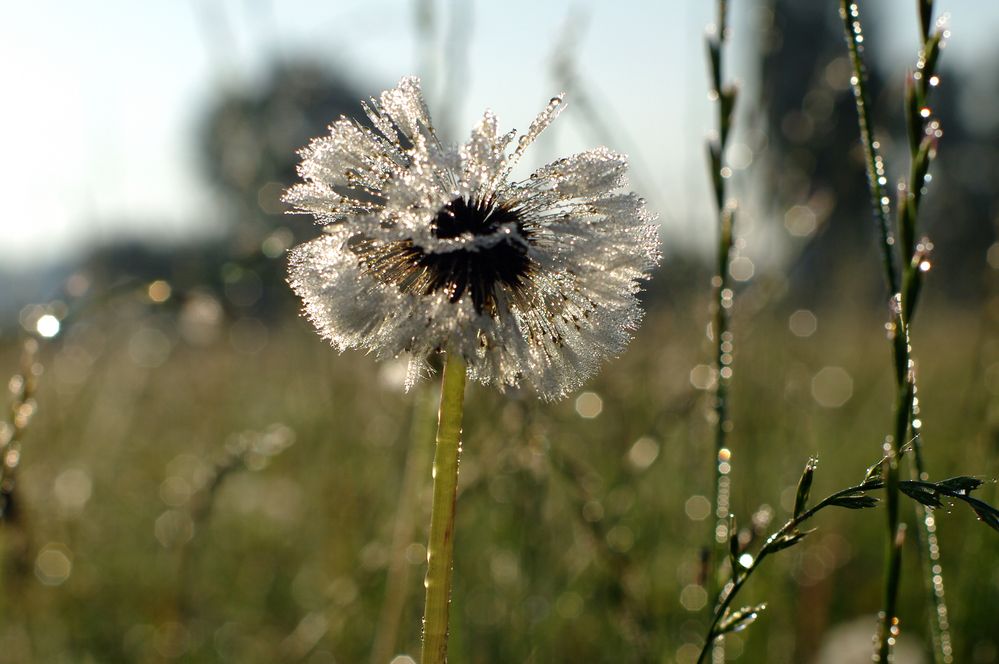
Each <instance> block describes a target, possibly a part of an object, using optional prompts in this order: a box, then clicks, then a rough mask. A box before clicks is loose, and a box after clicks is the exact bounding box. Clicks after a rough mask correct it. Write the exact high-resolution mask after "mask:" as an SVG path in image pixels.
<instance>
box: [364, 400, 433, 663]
mask: <svg viewBox="0 0 999 664" xmlns="http://www.w3.org/2000/svg"><path fill="white" fill-rule="evenodd" d="M417 389H418V390H419V391H418V392H417V395H416V403H415V404H414V405H413V419H412V424H411V428H410V439H409V446H408V449H407V451H406V468H405V471H404V472H403V478H402V484H401V486H400V488H399V501H398V504H397V506H396V512H395V523H394V524H393V528H392V545H391V547H392V548H391V552H392V553H391V559H390V562H389V568H388V576H387V578H386V580H385V603H384V604H383V605H382V610H381V613H380V614H379V617H378V628H377V630H376V631H375V638H374V644H373V645H372V647H371V664H385V662H387V661H389V659H391V657H392V652H393V650H394V649H395V647H396V642H397V641H398V638H399V626H400V625H401V624H402V614H403V609H404V608H405V605H406V596H407V594H408V590H409V587H408V586H409V568H410V565H409V561H408V560H406V548H407V547H408V546H409V544H410V542H412V540H413V531H414V530H415V528H416V518H415V517H416V512H417V508H418V507H419V505H420V500H419V499H418V497H419V493H420V485H421V482H422V481H423V477H424V473H425V472H426V467H427V465H429V462H430V454H429V452H430V447H429V445H428V443H429V442H430V439H431V437H432V436H433V406H434V399H433V390H432V389H430V388H428V387H427V386H424V385H420V386H418V388H417Z"/></svg>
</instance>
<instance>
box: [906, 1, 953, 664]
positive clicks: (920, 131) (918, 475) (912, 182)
mask: <svg viewBox="0 0 999 664" xmlns="http://www.w3.org/2000/svg"><path fill="white" fill-rule="evenodd" d="M918 8H919V26H920V32H919V35H920V48H919V59H918V61H917V63H916V68H915V70H914V71H913V72H912V73H911V75H910V76H909V78H908V79H907V85H906V104H905V106H906V114H905V118H906V126H907V129H908V135H909V178H908V181H906V182H903V184H902V187H901V188H900V190H899V204H898V226H899V230H900V237H901V240H902V243H901V247H900V250H901V251H902V252H903V253H902V255H903V256H908V257H910V258H909V260H908V261H906V262H904V263H903V266H904V267H903V273H902V311H903V312H904V314H905V316H906V318H907V319H909V320H911V319H912V317H913V315H914V314H915V309H916V304H917V301H918V297H919V292H920V285H921V283H922V277H923V274H924V273H925V272H926V270H927V269H928V268H929V266H930V263H929V252H930V249H931V248H932V245H931V244H930V243H929V242H928V241H925V240H924V241H919V242H917V240H916V235H917V233H916V230H917V228H916V221H917V219H918V216H919V206H920V202H921V200H922V195H923V188H924V186H925V184H926V175H927V172H928V171H929V167H930V163H931V161H932V160H933V158H934V157H935V155H936V142H937V140H938V138H939V135H940V130H939V123H938V122H937V120H936V119H935V118H934V117H933V115H932V113H931V112H930V107H929V105H928V99H929V95H930V90H931V89H932V88H934V87H936V85H937V83H938V82H939V78H938V77H937V75H936V65H937V62H938V58H939V55H940V49H941V48H942V46H943V39H944V37H945V33H944V31H943V29H942V28H939V27H938V28H937V29H936V30H935V31H933V32H931V29H930V28H931V24H932V21H933V0H920V1H919V3H918ZM910 352H911V350H910ZM918 408H919V407H918V400H917V395H916V384H915V379H914V378H913V380H912V407H911V408H910V415H909V417H910V422H909V426H910V428H911V431H912V449H913V454H912V463H911V465H910V472H911V476H912V478H913V479H918V480H927V479H929V474H928V473H927V472H926V465H925V463H924V460H923V441H922V436H920V431H919V429H920V427H919V424H918V421H917V419H916V418H917V415H918V412H919V410H918ZM916 514H917V517H918V521H919V524H920V528H919V529H917V531H916V533H917V537H918V538H919V540H920V543H921V544H922V550H923V555H922V563H923V579H924V581H925V585H926V592H927V594H928V595H929V598H930V605H931V606H932V607H933V611H932V612H931V614H930V617H929V622H930V634H931V636H932V640H933V661H934V664H951V663H952V662H953V661H954V652H953V645H952V640H951V634H950V619H949V611H948V609H947V601H946V598H945V594H944V582H943V570H942V567H941V563H940V543H939V540H938V538H937V533H936V521H935V519H934V517H933V515H932V514H931V513H930V511H929V510H928V509H927V508H926V507H925V506H924V505H921V504H918V505H916Z"/></svg>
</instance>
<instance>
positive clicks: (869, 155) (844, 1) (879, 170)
mask: <svg viewBox="0 0 999 664" xmlns="http://www.w3.org/2000/svg"><path fill="white" fill-rule="evenodd" d="M839 15H840V18H842V19H843V31H844V33H845V34H846V45H847V48H848V49H849V51H850V63H851V65H852V66H853V76H852V79H851V83H852V84H853V96H854V99H855V100H856V103H857V119H858V122H859V125H860V142H861V143H862V144H863V146H864V157H865V161H866V162H867V183H868V186H869V188H870V190H871V208H872V209H873V210H874V217H875V219H876V221H877V224H878V231H879V232H880V234H881V257H882V260H883V262H884V270H885V280H886V281H887V282H888V289H889V290H890V291H891V293H892V295H894V294H895V293H898V292H899V291H900V287H899V277H898V275H899V269H898V257H897V256H896V254H895V249H894V247H895V236H894V234H893V232H892V227H891V222H890V220H889V214H890V210H889V199H888V194H887V193H886V190H885V186H886V185H887V184H888V179H887V177H886V175H885V165H884V160H883V159H882V158H881V154H880V152H879V151H878V150H879V149H880V145H879V144H878V142H877V141H876V140H874V134H873V133H872V131H871V126H872V123H871V113H870V106H871V102H870V99H869V97H868V94H867V70H866V68H865V67H864V60H863V57H862V56H861V50H862V47H861V43H862V42H863V38H864V35H863V31H862V29H861V26H860V9H859V8H858V7H857V3H856V2H850V0H840V3H839Z"/></svg>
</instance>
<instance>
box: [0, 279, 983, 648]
mask: <svg viewBox="0 0 999 664" xmlns="http://www.w3.org/2000/svg"><path fill="white" fill-rule="evenodd" d="M159 299H162V298H159ZM172 302H173V300H170V301H169V302H168V303H167V304H166V305H156V304H153V303H150V302H149V301H148V300H146V301H144V302H140V301H139V299H138V298H136V299H135V301H134V302H133V301H128V302H126V303H125V304H123V305H116V306H115V308H114V309H113V310H112V309H111V308H110V307H108V308H107V309H105V310H103V311H92V312H90V313H88V314H87V315H85V316H82V317H80V318H79V319H77V320H78V322H76V323H75V324H69V325H67V326H66V327H65V329H64V331H63V334H62V335H60V336H59V337H57V338H56V339H54V340H53V341H51V342H47V343H43V344H42V347H41V351H40V354H39V356H38V361H39V362H40V363H41V364H42V365H43V366H44V368H45V373H44V374H43V375H42V377H41V380H40V385H39V392H38V394H37V413H36V415H35V417H34V419H33V420H32V422H31V424H30V426H29V428H28V430H27V431H26V435H25V438H24V445H23V449H22V460H21V467H20V473H19V476H18V486H17V494H16V496H15V498H16V499H17V501H18V502H17V503H16V507H17V508H18V511H17V513H16V514H15V517H16V520H15V521H14V522H13V523H7V524H4V525H3V526H2V530H0V536H2V538H3V542H2V543H3V547H4V548H3V550H4V565H3V577H2V583H3V587H2V594H0V602H2V604H0V662H2V663H4V664H6V663H18V664H20V663H23V662H163V661H170V660H178V661H185V662H216V661H225V662H314V663H320V662H322V663H327V662H340V663H348V664H349V663H354V662H366V661H369V659H370V658H371V654H372V650H373V648H376V649H378V651H379V652H388V653H391V654H390V655H388V656H387V657H388V659H387V660H385V664H387V662H388V661H389V660H391V659H392V657H393V656H395V655H397V654H400V653H405V654H408V655H410V656H413V657H416V656H417V655H418V652H419V638H420V613H421V608H422V590H423V589H422V585H421V584H422V576H423V573H424V566H425V549H424V543H425V539H426V527H427V522H428V514H429V498H430V475H429V464H430V458H431V454H432V450H431V444H432V440H431V439H432V431H433V424H434V423H433V418H434V404H433V403H432V402H433V400H434V399H435V398H436V396H435V392H436V390H437V389H438V384H437V380H436V378H435V379H431V380H430V381H427V382H425V383H423V384H421V385H420V386H419V387H418V388H417V389H416V390H414V391H411V392H410V393H409V394H406V393H404V392H403V389H402V386H401V378H402V376H403V375H404V372H403V367H401V366H396V365H393V364H380V365H379V364H376V363H374V361H373V360H371V359H370V358H366V357H364V356H362V355H360V354H357V353H353V354H345V355H342V356H339V355H337V353H336V352H334V351H332V350H330V349H329V348H328V347H327V346H326V345H325V344H324V343H323V342H322V341H321V340H320V339H318V338H317V337H316V335H315V334H314V333H313V332H312V330H311V329H310V327H309V326H308V324H307V323H306V322H305V321H304V320H299V319H294V318H290V317H289V318H287V319H286V320H282V321H279V322H269V323H264V322H261V321H259V320H255V319H242V320H240V321H238V322H236V323H227V322H224V321H222V319H221V318H219V316H218V315H217V314H218V312H217V311H216V310H215V309H213V304H212V302H211V301H210V298H203V301H201V302H198V300H197V298H194V299H188V300H187V301H186V303H185V304H184V305H183V306H181V307H178V308H171V307H170V304H171V303H172ZM745 302H746V304H745V305H742V304H740V306H739V307H737V314H736V319H735V322H734V329H735V331H736V339H737V345H736V358H735V367H736V372H735V379H734V385H733V390H734V392H733V408H734V412H733V419H734V422H735V430H734V433H733V435H732V453H733V456H732V475H731V476H732V482H733V501H732V504H733V508H734V511H735V513H736V516H737V518H738V523H739V524H740V526H741V527H744V528H746V530H745V532H744V536H745V537H746V538H749V537H750V536H752V535H753V533H752V529H753V527H754V524H755V526H756V528H757V530H759V532H760V534H762V533H763V531H764V530H765V531H767V532H769V531H771V530H773V529H774V528H775V527H777V526H779V525H780V523H782V522H783V520H784V519H785V518H786V517H787V515H788V510H789V509H790V507H791V503H792V502H793V499H794V484H795V483H796V481H797V479H798V475H799V474H800V472H801V469H802V467H803V465H804V464H805V462H806V461H807V459H808V457H809V456H810V455H816V456H818V457H819V467H818V471H817V474H816V479H815V486H814V488H813V491H812V495H813V496H815V498H816V499H818V498H821V497H822V496H824V495H826V494H828V493H830V492H832V491H833V490H835V489H838V488H842V487H845V486H848V485H849V484H855V483H857V482H859V481H860V480H861V479H862V477H863V474H864V470H865V469H866V467H867V466H868V465H870V464H871V463H873V462H874V461H876V460H877V458H878V457H879V454H880V445H881V440H882V438H883V436H884V434H885V433H886V432H887V431H888V429H889V427H890V412H891V399H892V395H893V389H894V387H893V384H892V377H891V373H890V370H889V360H890V357H889V345H888V343H887V342H886V341H885V339H884V334H883V332H882V330H883V323H884V317H883V316H882V315H881V314H880V313H879V312H878V311H877V310H874V309H872V310H871V311H870V312H867V313H864V312H860V313H858V312H856V311H853V312H850V313H849V314H841V315H835V314H833V313H831V312H830V313H822V312H819V313H818V314H817V318H813V317H812V315H811V314H808V313H800V312H799V313H798V314H795V315H793V316H792V315H791V313H792V312H790V311H788V312H784V313H780V314H771V313H767V312H766V311H765V312H764V313H762V314H760V313H757V314H755V317H753V318H750V315H749V314H748V313H745V312H746V311H747V310H750V309H753V299H752V298H748V299H746V300H745ZM215 306H216V307H217V305H215ZM192 307H194V308H193V309H192ZM197 307H201V309H200V310H199V309H198V308H197ZM992 308H995V306H994V305H992ZM986 309H988V307H986ZM931 313H932V315H931ZM996 313H997V312H991V313H990V312H989V311H987V310H983V311H981V312H968V311H966V310H950V311H947V310H945V309H943V308H942V307H941V306H940V305H937V304H934V303H930V304H927V305H926V308H925V310H924V311H923V312H921V318H920V319H919V320H918V321H917V324H916V326H915V334H916V337H915V339H914V345H915V349H916V355H917V357H918V358H919V380H920V393H919V397H920V403H921V414H922V420H923V431H924V436H925V438H924V440H925V446H926V453H927V458H928V464H929V468H930V469H931V473H932V476H933V478H934V479H942V478H944V477H947V476H950V475H954V474H958V473H965V474H976V475H980V476H988V477H994V476H996V475H997V474H999V435H997V431H999V429H997V422H999V336H997V333H996V329H995V326H994V324H992V323H994V321H995V320H996ZM707 318H708V310H707V304H706V303H705V302H694V303H688V304H684V305H678V304H674V305H673V306H672V307H671V308H663V307H661V306H660V308H659V309H657V310H654V311H653V312H652V313H651V314H650V315H649V317H648V319H647V321H646V322H645V324H644V325H643V327H642V329H641V330H640V332H639V334H638V336H637V338H636V341H635V343H634V344H633V345H632V347H631V349H630V350H629V352H628V353H627V355H625V356H624V357H623V358H621V359H620V360H618V361H617V362H615V363H613V364H612V365H609V366H607V367H606V368H605V370H604V372H603V373H602V374H601V376H600V377H599V378H598V379H597V380H596V381H594V382H593V383H592V384H591V385H590V386H589V387H588V388H587V391H586V392H584V393H581V394H580V395H579V396H578V398H572V399H568V400H566V401H564V402H560V403H557V404H554V405H548V404H544V403H540V402H538V401H537V400H536V399H535V398H534V397H533V396H532V395H530V394H524V393H512V394H507V395H501V394H499V393H496V392H494V391H491V390H485V389H482V388H480V387H478V386H472V387H471V388H470V390H469V394H468V402H467V409H466V421H465V428H464V430H465V435H464V452H463V457H462V460H461V476H460V481H461V487H462V489H461V493H460V496H459V501H458V530H457V541H456V550H455V558H456V564H455V592H454V597H453V609H452V637H451V659H452V660H453V661H454V662H458V663H463V662H469V663H479V662H482V663H485V662H497V663H507V662H510V663H513V662H532V663H535V664H541V663H547V662H681V663H683V662H691V661H693V657H694V656H696V653H697V647H698V646H699V645H700V644H699V640H700V638H701V635H702V634H703V632H704V624H705V623H704V620H705V618H706V616H705V615H704V610H703V608H702V607H703V605H704V602H705V596H704V592H703V591H702V590H701V589H700V587H699V586H698V585H697V584H698V575H699V568H700V563H699V549H700V547H702V546H703V545H704V544H705V543H706V541H707V539H708V537H709V530H710V527H711V526H710V524H711V522H712V520H711V519H708V518H707V516H708V511H709V503H708V500H709V496H710V493H711V481H712V480H711V477H712V475H711V473H712V470H711V461H712V460H711V451H710V450H711V427H710V423H709V421H708V420H707V419H706V416H707V413H708V410H709V408H708V405H709V404H708V403H707V396H706V395H707V394H708V393H707V392H706V391H704V390H705V388H707V387H708V386H709V385H710V381H711V372H710V369H708V367H706V366H698V365H701V364H702V363H706V362H707V361H708V358H709V357H710V346H709V343H708V342H707V340H706V339H705V338H704V336H703V329H704V324H705V323H706V321H707ZM989 321H992V323H990V322H989ZM19 352H20V351H19V346H18V345H17V344H15V343H14V342H13V341H12V340H8V342H6V345H5V346H4V347H3V348H2V349H0V370H2V372H3V373H4V374H6V375H11V374H14V373H15V372H16V371H17V366H18V355H19ZM414 438H415V440H414ZM220 468H221V469H222V474H221V475H220V474H219V470H220ZM407 468H409V472H410V475H411V476H412V477H414V478H417V480H418V481H417V482H416V483H415V484H416V485H417V486H416V490H415V494H416V497H415V498H413V499H410V498H408V497H406V496H405V495H403V496H402V498H401V499H400V494H401V493H402V492H404V484H405V477H406V472H407ZM978 495H979V497H980V498H982V499H983V500H987V501H989V502H992V503H996V502H997V500H999V493H997V490H996V487H995V485H994V484H992V485H986V486H985V487H983V488H982V489H981V491H980V493H979V494H978ZM400 506H401V508H400ZM905 508H906V512H905V514H906V518H908V519H910V521H911V519H912V504H911V502H908V501H907V502H906V503H905ZM942 512H945V513H941V514H938V518H937V522H938V525H939V530H940V535H941V543H942V546H943V547H944V548H943V559H944V563H945V581H946V584H947V590H948V600H949V604H950V609H951V620H952V624H953V627H954V640H955V647H956V653H955V654H956V661H957V662H962V663H966V662H970V663H975V664H978V663H987V662H996V661H999V635H997V633H996V630H995V627H996V624H997V622H996V621H997V619H996V616H997V615H999V537H996V534H995V533H994V532H992V531H990V530H989V529H987V528H985V527H984V526H982V525H981V524H979V523H977V522H976V521H975V519H974V515H973V514H972V512H971V511H970V510H967V509H964V508H963V507H962V506H958V507H955V509H953V510H943V511H942ZM768 518H769V519H770V523H769V525H767V521H768ZM813 525H816V526H818V527H819V530H818V531H817V532H815V533H814V534H813V535H811V536H810V537H809V538H807V539H806V541H805V542H804V543H802V544H801V545H799V546H798V547H796V548H794V549H791V550H789V551H786V552H782V553H781V554H778V555H777V556H776V557H775V558H774V560H772V561H770V563H769V564H768V566H766V567H765V568H764V569H763V570H762V571H761V572H760V574H759V575H758V576H757V577H755V578H754V580H753V581H752V582H751V583H750V585H749V587H748V588H747V592H746V593H745V595H744V596H742V597H741V598H740V600H738V601H737V603H738V604H740V605H741V604H749V603H756V602H760V601H767V602H768V603H769V608H768V610H767V611H766V612H765V613H764V614H763V616H762V617H761V619H760V620H759V621H757V623H756V624H754V625H753V626H752V627H750V628H749V629H748V630H746V631H745V632H743V633H741V634H738V635H735V636H733V637H732V638H730V639H729V641H728V643H729V646H728V656H729V658H731V659H736V660H739V661H743V662H767V663H780V662H794V663H799V662H822V663H825V662H852V661H858V662H859V661H866V660H867V658H868V657H869V655H868V654H867V653H868V651H869V647H870V635H871V634H872V633H873V630H874V624H875V621H874V616H873V614H874V612H875V611H877V609H878V607H879V603H880V594H881V571H882V570H881V561H882V550H883V545H884V542H883V539H882V538H883V526H884V524H883V514H882V512H881V510H880V509H873V510H867V511H863V512H853V511H846V510H832V509H831V510H829V511H826V512H824V513H823V514H822V515H820V516H819V517H818V518H817V519H816V521H815V523H814V524H813ZM910 533H915V529H913V528H910ZM757 537H759V535H757ZM759 541H760V540H759V539H753V540H751V541H748V547H749V551H755V550H756V547H757V546H758V544H759ZM390 569H392V570H394V571H393V572H392V574H393V575H394V578H395V579H396V580H398V581H400V582H401V583H402V585H401V586H399V588H400V589H401V590H402V591H404V592H401V593H396V594H395V598H394V599H392V600H390V601H389V606H390V608H389V609H387V610H385V609H383V606H384V605H385V602H386V599H385V598H386V579H387V575H388V570H390ZM903 585H904V587H903V591H902V593H903V594H902V604H901V606H902V611H901V618H902V633H903V637H902V641H903V643H904V642H905V641H906V640H908V641H909V645H910V646H914V647H915V650H916V652H917V658H916V659H912V658H910V659H904V658H902V657H900V659H899V661H900V662H905V661H909V662H913V661H928V660H926V659H923V660H920V659H918V653H919V652H920V651H925V650H926V648H925V645H924V641H925V640H924V638H923V635H924V634H925V631H926V617H925V611H926V605H925V603H924V601H923V599H924V590H923V580H922V577H921V576H920V574H919V570H918V565H917V546H916V542H915V539H914V538H910V541H909V542H908V543H907V548H906V568H905V570H904V576H903ZM392 606H397V607H398V610H395V609H393V608H391V607H392ZM396 616H398V625H399V629H398V635H397V638H395V639H393V631H394V628H393V625H394V624H395V622H396ZM858 619H859V621H860V622H859V624H854V625H852V631H850V630H849V629H846V628H843V629H840V628H841V627H842V626H843V624H844V623H851V622H855V621H857V620H858ZM844 630H845V631H849V632H850V634H852V636H848V637H842V634H844V633H845V631H844ZM834 634H839V635H841V638H839V640H837V641H836V642H835V644H834V646H833V652H834V655H835V656H833V657H832V658H831V659H822V658H820V656H819V652H820V650H821V649H822V648H828V647H830V646H829V644H828V643H824V640H825V639H827V638H829V637H831V636H833V635H834ZM844 639H846V640H844ZM851 639H852V644H851V643H850V642H849V641H850V640H851ZM393 641H394V643H393ZM851 648H853V649H859V652H860V653H862V654H861V655H859V657H860V658H859V659H849V656H848V655H847V653H848V652H849V651H850V649H851ZM822 657H828V655H822ZM409 661H410V660H409V659H406V658H399V659H396V662H397V664H401V663H402V662H409Z"/></svg>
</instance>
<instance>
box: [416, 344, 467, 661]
mask: <svg viewBox="0 0 999 664" xmlns="http://www.w3.org/2000/svg"><path fill="white" fill-rule="evenodd" d="M464 398H465V363H464V362H463V361H462V359H461V357H460V356H458V355H454V354H452V353H448V356H447V360H446V362H445V364H444V381H443V384H442V386H441V407H440V414H439V416H438V421H437V450H436V452H435V453H434V499H433V509H432V512H431V516H430V542H429V544H428V545H427V578H426V581H425V582H424V585H425V586H426V589H427V596H426V604H425V605H424V610H423V653H422V656H421V658H420V662H421V664H444V662H446V661H447V637H448V609H449V605H450V602H451V570H452V566H453V558H454V507H455V499H456V498H457V491H458V455H459V453H460V451H461V416H462V408H463V405H464Z"/></svg>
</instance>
